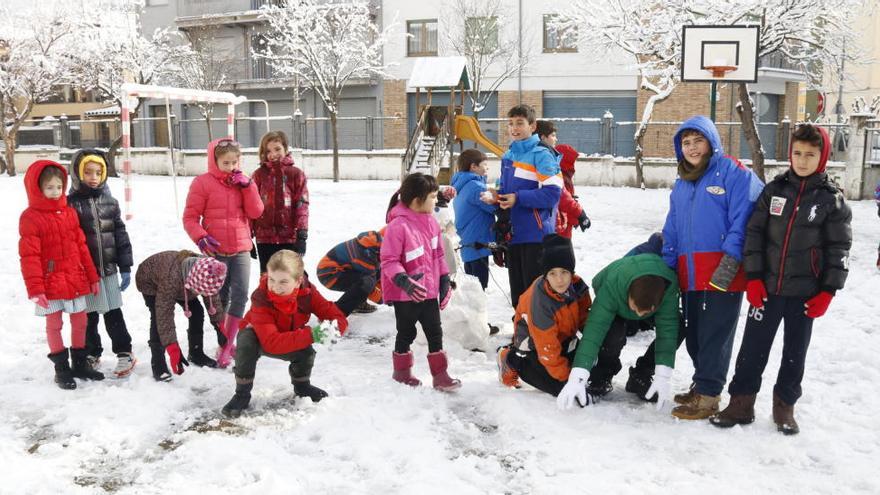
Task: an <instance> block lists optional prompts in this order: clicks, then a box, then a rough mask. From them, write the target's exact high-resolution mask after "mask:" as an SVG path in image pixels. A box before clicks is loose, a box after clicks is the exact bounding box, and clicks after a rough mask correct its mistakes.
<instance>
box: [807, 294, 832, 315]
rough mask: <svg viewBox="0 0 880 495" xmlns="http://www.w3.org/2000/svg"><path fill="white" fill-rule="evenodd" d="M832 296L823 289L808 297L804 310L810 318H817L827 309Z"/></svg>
mask: <svg viewBox="0 0 880 495" xmlns="http://www.w3.org/2000/svg"><path fill="white" fill-rule="evenodd" d="M833 297H834V296H833V295H832V294H831V293H830V292H825V291H824V290H823V291H822V292H820V293H818V294H816V295H815V296H813V297H812V298H810V299H809V300H808V301H807V303H806V304H804V307H806V308H807V310H806V311H805V312H804V313H805V314H806V315H807V316H809V317H810V318H818V317H820V316H822V315H824V314H825V312H826V311H828V305H829V304H831V299H832V298H833Z"/></svg>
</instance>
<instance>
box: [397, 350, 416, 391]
mask: <svg viewBox="0 0 880 495" xmlns="http://www.w3.org/2000/svg"><path fill="white" fill-rule="evenodd" d="M391 361H392V362H393V363H394V374H393V375H391V378H394V381H396V382H400V383H405V384H407V385H409V386H410V387H418V386H419V385H421V384H422V382H420V381H419V379H418V378H416V377H414V376H413V375H412V367H413V353H412V351H409V352H407V353H406V354H398V353H396V352H392V353H391Z"/></svg>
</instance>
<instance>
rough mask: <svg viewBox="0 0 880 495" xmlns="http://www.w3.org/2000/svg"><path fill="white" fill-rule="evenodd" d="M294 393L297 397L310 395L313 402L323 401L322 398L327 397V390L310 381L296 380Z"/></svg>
mask: <svg viewBox="0 0 880 495" xmlns="http://www.w3.org/2000/svg"><path fill="white" fill-rule="evenodd" d="M293 393H294V394H295V395H296V396H297V397H308V398H309V399H312V402H321V399H323V398H324V397H327V392H325V391H323V390H321V389H320V388H318V387H316V386H314V385H312V384H311V383H309V382H308V381H305V382H294V383H293Z"/></svg>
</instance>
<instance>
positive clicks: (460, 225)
mask: <svg viewBox="0 0 880 495" xmlns="http://www.w3.org/2000/svg"><path fill="white" fill-rule="evenodd" d="M452 187H454V188H455V199H453V200H452V208H453V209H454V210H455V230H457V231H458V236H459V237H460V238H461V260H462V261H463V262H465V263H467V262H468V261H474V260H476V259H480V258H485V257H487V256H489V255H490V254H491V253H490V252H489V250H488V249H486V248H483V249H476V248H475V247H474V243H475V242H480V243H483V244H488V243H490V242H492V241H494V240H495V233H494V232H493V231H492V224H493V223H494V222H495V209H496V208H497V207H496V206H494V205H487V204H486V203H483V202H482V201H480V194H482V193H483V191H485V190H486V177H484V176H482V175H477V174H475V173H473V172H458V173H456V174H455V175H453V176H452Z"/></svg>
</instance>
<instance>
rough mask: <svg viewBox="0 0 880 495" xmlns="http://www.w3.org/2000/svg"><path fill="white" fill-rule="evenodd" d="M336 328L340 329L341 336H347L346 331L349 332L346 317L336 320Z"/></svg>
mask: <svg viewBox="0 0 880 495" xmlns="http://www.w3.org/2000/svg"><path fill="white" fill-rule="evenodd" d="M336 328H338V329H339V335H345V331H346V330H348V319H346V318H345V317H344V316H343V317H342V318H339V319H337V320H336Z"/></svg>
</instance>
